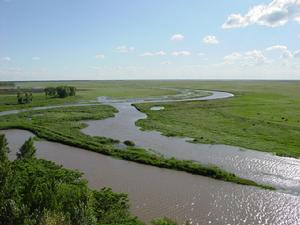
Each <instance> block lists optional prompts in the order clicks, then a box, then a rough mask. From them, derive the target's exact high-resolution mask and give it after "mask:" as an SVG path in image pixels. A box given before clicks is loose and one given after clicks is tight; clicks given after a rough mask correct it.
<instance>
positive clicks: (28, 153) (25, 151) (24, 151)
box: [17, 137, 36, 159]
mask: <svg viewBox="0 0 300 225" xmlns="http://www.w3.org/2000/svg"><path fill="white" fill-rule="evenodd" d="M35 152H36V148H35V147H34V143H33V138H32V137H31V138H29V139H28V140H27V141H25V143H24V144H23V145H22V146H21V148H20V152H18V153H17V158H18V159H21V158H25V159H31V158H33V157H34V155H35Z"/></svg>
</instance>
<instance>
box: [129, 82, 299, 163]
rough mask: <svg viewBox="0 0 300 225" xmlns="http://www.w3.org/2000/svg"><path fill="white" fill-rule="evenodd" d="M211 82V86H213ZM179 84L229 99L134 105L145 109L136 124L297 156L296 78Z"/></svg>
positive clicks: (166, 132) (199, 139)
mask: <svg viewBox="0 0 300 225" xmlns="http://www.w3.org/2000/svg"><path fill="white" fill-rule="evenodd" d="M214 84H215V86H213V85H214ZM182 86H183V87H187V86H189V87H193V88H195V87H198V88H209V87H211V88H213V87H214V88H217V89H218V88H222V90H225V91H231V92H233V93H234V94H235V97H234V98H229V99H222V100H211V101H191V102H180V103H176V102H173V103H162V104H160V106H163V107H164V110H161V111H153V110H151V107H153V106H156V104H153V103H143V104H135V106H136V107H137V109H138V110H140V111H141V112H143V113H146V114H147V116H148V117H147V119H144V120H140V121H138V122H137V125H138V126H140V127H141V128H142V129H144V130H157V131H160V132H162V133H163V134H164V135H166V136H179V137H189V138H192V139H193V142H194V143H205V144H226V145H231V146H239V147H243V148H247V149H254V150H258V151H263V152H270V153H273V154H276V155H279V156H286V157H294V158H298V157H300V139H299V134H300V119H299V118H300V113H299V112H300V100H299V99H300V92H299V85H297V82H296V81H295V83H293V82H292V81H290V82H250V81H249V82H246V81H245V82H237V81H236V82H235V81H233V82H232V83H229V82H223V83H222V82H210V83H209V82H203V84H201V83H200V82H199V83H198V84H197V82H195V83H194V84H192V83H188V82H185V83H184V82H183V84H182Z"/></svg>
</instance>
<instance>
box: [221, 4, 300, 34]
mask: <svg viewBox="0 0 300 225" xmlns="http://www.w3.org/2000/svg"><path fill="white" fill-rule="evenodd" d="M288 21H296V22H298V23H300V0H273V1H272V2H270V3H269V4H261V5H256V6H254V7H252V8H250V9H249V10H248V12H247V13H246V14H245V15H241V14H239V13H238V14H231V15H229V16H228V18H227V21H226V22H225V23H224V24H223V25H222V28H223V29H230V28H240V27H246V26H249V25H253V24H258V25H262V26H269V27H278V26H282V25H284V24H286V23H287V22H288Z"/></svg>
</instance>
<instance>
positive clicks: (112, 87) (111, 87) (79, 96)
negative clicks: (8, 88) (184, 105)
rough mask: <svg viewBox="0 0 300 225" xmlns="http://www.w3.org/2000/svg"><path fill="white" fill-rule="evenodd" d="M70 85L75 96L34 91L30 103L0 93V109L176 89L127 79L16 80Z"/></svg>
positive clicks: (32, 84) (140, 95)
mask: <svg viewBox="0 0 300 225" xmlns="http://www.w3.org/2000/svg"><path fill="white" fill-rule="evenodd" d="M60 85H71V86H75V87H76V88H77V89H78V90H77V93H76V96H73V97H68V98H63V99H61V98H49V97H46V96H45V94H44V93H34V94H33V102H32V103H30V104H24V105H20V104H17V98H16V95H14V94H0V111H5V110H12V109H21V108H30V107H34V106H46V105H60V104H68V103H77V102H87V101H95V100H96V98H97V97H99V96H109V97H112V98H143V97H155V96H162V95H172V94H175V93H176V91H173V90H163V89H160V88H159V86H155V85H148V84H147V83H145V82H137V83H135V82H127V81H80V82H79V81H73V82H19V83H18V82H17V83H16V86H17V87H20V88H44V87H48V86H54V87H55V86H60Z"/></svg>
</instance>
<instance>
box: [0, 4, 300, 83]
mask: <svg viewBox="0 0 300 225" xmlns="http://www.w3.org/2000/svg"><path fill="white" fill-rule="evenodd" d="M299 43H300V0H273V1H272V0H268V1H263V0H251V1H250V0H243V1H237V0H235V1H233V0H226V1H220V0H210V1H199V0H188V1H187V0H172V1H161V0H143V1H141V0H130V1H124V0H106V1H104V0H43V1H41V0H26V1H24V0H0V80H51V79H185V78H186V79H189V78H190V79H300V51H299V50H300V45H299Z"/></svg>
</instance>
